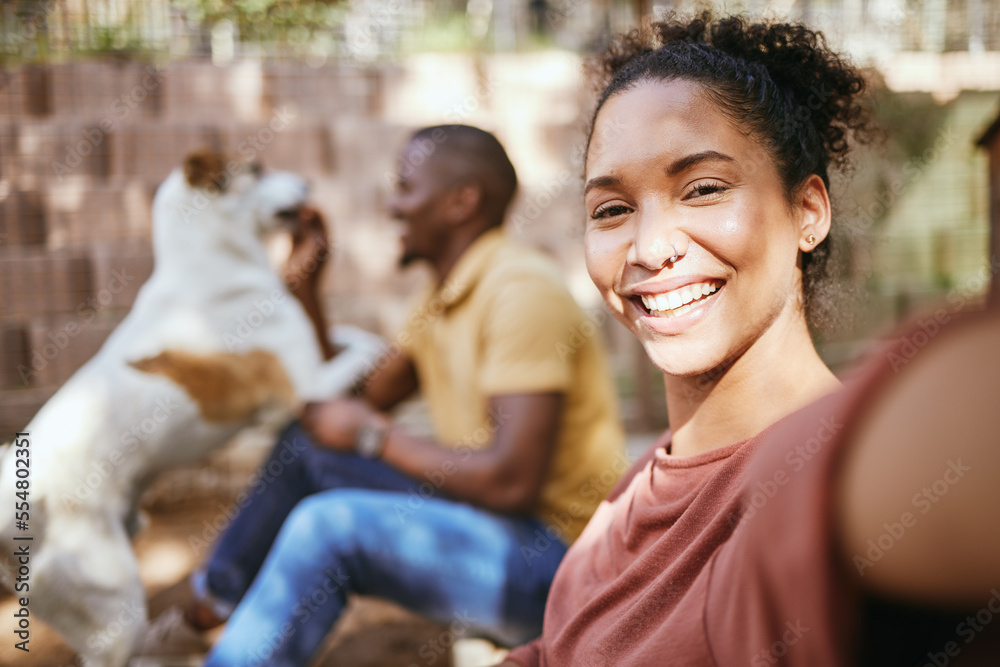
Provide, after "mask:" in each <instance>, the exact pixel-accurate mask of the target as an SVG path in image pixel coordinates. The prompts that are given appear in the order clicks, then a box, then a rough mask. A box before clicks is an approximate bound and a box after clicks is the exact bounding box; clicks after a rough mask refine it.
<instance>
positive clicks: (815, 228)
mask: <svg viewBox="0 0 1000 667" xmlns="http://www.w3.org/2000/svg"><path fill="white" fill-rule="evenodd" d="M796 204H797V208H798V210H799V214H800V218H799V249H800V250H801V251H802V252H812V250H813V249H814V248H815V247H816V246H818V245H819V244H820V243H821V242H822V241H823V239H825V238H826V237H827V235H828V234H829V233H830V220H831V217H832V213H831V209H830V193H829V192H827V190H826V185H825V184H824V183H823V179H822V178H820V177H819V176H817V175H816V174H812V175H811V176H809V178H807V179H806V180H805V183H803V184H802V185H801V186H799V189H798V194H797V195H796Z"/></svg>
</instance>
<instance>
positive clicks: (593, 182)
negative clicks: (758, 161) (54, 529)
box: [583, 151, 736, 195]
mask: <svg viewBox="0 0 1000 667" xmlns="http://www.w3.org/2000/svg"><path fill="white" fill-rule="evenodd" d="M710 160H715V161H718V162H736V158H734V157H730V156H729V155H726V154H725V153H720V152H719V151H702V152H700V153H692V154H691V155H685V156H684V157H682V158H677V159H676V160H674V161H673V162H672V163H671V164H670V165H669V166H667V168H666V169H664V172H666V174H667V176H676V175H677V174H679V173H681V172H683V171H684V170H685V169H690V168H691V167H693V166H695V165H696V164H701V163H702V162H707V161H710ZM621 182H622V181H621V179H620V178H618V177H617V176H596V177H594V178H592V179H590V180H589V181H587V185H586V187H584V189H583V194H584V195H586V194H587V193H588V192H590V190H591V189H592V188H599V187H607V186H614V185H621Z"/></svg>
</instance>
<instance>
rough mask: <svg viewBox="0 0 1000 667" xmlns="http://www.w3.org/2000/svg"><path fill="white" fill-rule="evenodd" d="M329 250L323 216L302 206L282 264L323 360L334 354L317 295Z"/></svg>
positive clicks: (285, 278) (287, 281)
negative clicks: (317, 343)
mask: <svg viewBox="0 0 1000 667" xmlns="http://www.w3.org/2000/svg"><path fill="white" fill-rule="evenodd" d="M329 250H330V241H329V238H328V234H327V229H326V224H325V223H324V221H323V216H322V215H320V213H319V211H317V210H316V209H314V208H312V207H311V206H304V207H302V208H301V209H300V210H299V219H298V226H297V227H296V229H295V232H294V233H293V234H292V252H291V254H290V255H289V256H288V261H287V262H286V263H285V269H284V280H285V285H286V286H287V287H288V290H289V291H290V292H291V293H292V294H293V295H294V296H295V298H296V299H298V300H299V302H300V303H301V304H302V307H303V308H304V309H305V311H306V315H308V316H309V321H310V322H312V325H313V330H314V331H315V332H316V338H317V341H318V342H319V346H320V349H321V350H322V352H323V358H324V359H332V358H333V357H334V355H336V354H337V350H336V348H335V347H334V345H333V343H332V342H330V339H329V338H328V337H327V333H326V332H327V325H326V318H325V317H324V315H323V310H322V308H320V305H319V297H318V295H317V291H318V284H319V278H320V275H321V274H322V272H323V267H324V266H326V261H327V259H329V257H330V252H329Z"/></svg>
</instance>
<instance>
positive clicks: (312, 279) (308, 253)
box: [284, 206, 330, 292]
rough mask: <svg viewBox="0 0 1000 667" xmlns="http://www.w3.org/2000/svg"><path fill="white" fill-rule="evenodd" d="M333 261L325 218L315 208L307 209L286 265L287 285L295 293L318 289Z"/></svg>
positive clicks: (295, 232) (301, 216) (294, 235)
mask: <svg viewBox="0 0 1000 667" xmlns="http://www.w3.org/2000/svg"><path fill="white" fill-rule="evenodd" d="M329 257H330V238H329V233H328V232H327V228H326V223H325V221H324V220H323V216H322V215H321V214H320V212H319V211H317V210H316V209H314V208H313V207H311V206H303V207H302V208H301V209H299V218H298V226H297V227H296V228H295V230H294V231H293V232H292V252H291V254H289V256H288V261H287V262H285V269H284V279H285V284H286V285H288V288H289V289H290V290H292V291H293V292H295V291H297V290H298V289H300V288H301V287H303V286H305V285H309V286H313V285H315V284H316V283H317V281H318V280H319V276H320V274H321V273H322V271H323V267H324V266H325V265H326V261H327V259H329Z"/></svg>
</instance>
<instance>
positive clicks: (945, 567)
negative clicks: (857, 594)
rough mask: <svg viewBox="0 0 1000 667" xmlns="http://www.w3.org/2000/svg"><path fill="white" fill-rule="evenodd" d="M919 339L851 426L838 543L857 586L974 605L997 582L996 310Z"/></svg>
mask: <svg viewBox="0 0 1000 667" xmlns="http://www.w3.org/2000/svg"><path fill="white" fill-rule="evenodd" d="M926 333H927V331H924V332H923V333H921V334H916V333H915V334H913V336H912V338H913V340H912V341H911V343H913V346H912V347H908V348H906V349H908V350H916V352H915V353H913V354H912V355H910V356H909V357H907V358H905V359H903V358H902V357H901V359H900V363H899V364H893V365H894V366H895V367H896V369H897V375H896V376H895V377H894V378H892V380H891V381H890V382H889V383H888V385H887V386H886V387H885V388H884V389H883V391H882V392H881V393H880V394H879V395H878V398H877V399H876V400H875V402H874V404H873V405H871V406H869V407H868V408H867V409H866V410H865V416H864V417H863V418H862V419H861V421H860V422H859V423H858V425H857V431H856V433H855V435H854V437H853V438H852V442H851V448H850V451H849V453H848V454H847V457H846V460H845V465H844V468H843V470H842V475H841V479H840V485H839V489H838V498H837V504H836V506H835V507H836V508H837V509H836V511H837V512H838V513H839V517H838V518H839V532H840V534H839V538H840V544H841V545H842V546H843V551H844V553H843V555H844V558H845V560H846V566H847V567H848V568H849V569H850V571H852V572H856V573H857V574H858V576H859V578H860V583H861V585H862V587H864V588H866V589H869V590H871V591H873V592H877V593H882V594H886V595H889V596H892V597H895V598H902V599H906V600H910V601H913V602H918V603H926V604H932V605H946V606H951V605H954V606H967V605H975V604H980V605H981V604H982V602H983V601H984V600H985V599H986V598H985V597H984V593H985V594H986V597H988V596H989V591H990V590H991V589H992V588H993V587H996V586H1000V310H993V311H991V312H989V313H983V314H977V315H973V316H970V317H969V318H967V319H966V320H965V321H960V322H957V323H955V324H953V325H952V326H950V327H948V328H947V329H943V330H941V331H939V332H936V334H935V335H932V336H926V335H925V334H926ZM920 342H924V343H925V344H924V345H923V346H920V345H919V343H920ZM873 545H874V546H873ZM887 547H888V548H887Z"/></svg>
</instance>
